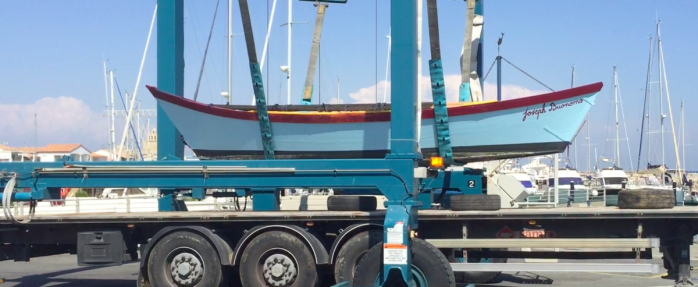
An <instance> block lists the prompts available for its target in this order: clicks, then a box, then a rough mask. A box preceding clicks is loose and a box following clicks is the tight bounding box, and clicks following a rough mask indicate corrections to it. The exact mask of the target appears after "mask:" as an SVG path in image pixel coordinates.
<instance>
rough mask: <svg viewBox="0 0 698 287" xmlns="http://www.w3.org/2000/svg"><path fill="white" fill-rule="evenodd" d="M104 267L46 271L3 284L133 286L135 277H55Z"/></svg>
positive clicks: (19, 286) (32, 286) (27, 286)
mask: <svg viewBox="0 0 698 287" xmlns="http://www.w3.org/2000/svg"><path fill="white" fill-rule="evenodd" d="M102 268H105V267H100V266H96V267H79V268H73V269H68V270H62V271H56V272H48V273H43V274H36V275H27V276H22V277H19V278H7V279H5V284H7V283H11V284H13V286H15V287H41V286H45V285H46V286H48V285H50V286H60V287H125V286H129V287H131V286H134V285H135V284H136V280H135V279H98V278H95V279H82V278H56V277H57V276H62V275H67V274H73V273H79V272H89V271H92V270H97V269H102Z"/></svg>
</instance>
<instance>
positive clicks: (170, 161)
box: [0, 0, 483, 286]
mask: <svg viewBox="0 0 698 287" xmlns="http://www.w3.org/2000/svg"><path fill="white" fill-rule="evenodd" d="M301 1H313V0H301ZM417 1H418V0H412V1H394V0H393V1H391V4H390V11H391V27H392V49H391V55H390V56H391V59H393V60H392V66H391V70H390V73H391V78H392V79H393V81H394V82H396V83H400V84H399V85H394V86H393V95H395V96H393V97H392V111H391V136H390V146H391V151H390V153H389V154H387V155H386V157H385V158H384V159H326V160H277V159H274V149H273V135H272V130H271V124H270V123H269V117H268V112H267V108H266V106H267V105H266V102H265V96H264V87H263V82H262V76H261V71H260V68H259V63H258V62H257V56H256V52H255V46H254V39H253V37H252V27H251V20H250V17H249V12H247V11H249V10H248V8H247V0H240V1H239V3H240V8H241V11H243V12H242V13H241V14H242V21H243V27H244V32H245V38H246V42H247V51H248V56H249V67H250V71H251V74H252V80H253V88H254V95H255V104H256V106H257V114H258V117H259V123H260V131H261V136H262V139H263V143H264V152H265V156H266V160H235V161H230V160H210V161H184V160H182V158H183V152H184V146H183V145H184V140H183V138H182V136H181V134H180V133H179V132H178V131H177V129H176V128H175V126H174V124H173V123H172V121H171V120H170V119H169V118H168V117H167V115H166V113H164V111H162V110H161V107H160V106H158V108H157V109H158V112H157V119H158V121H157V122H158V123H157V133H158V155H159V160H158V161H155V162H100V163H97V162H51V163H48V162H43V163H42V162H31V163H26V162H24V163H3V165H2V169H1V171H0V187H3V188H4V190H5V192H4V193H3V195H2V197H3V200H7V201H6V202H4V203H6V204H9V202H10V201H11V200H14V201H28V202H30V203H31V206H32V207H35V206H36V202H37V201H40V200H48V199H60V188H61V187H66V186H70V187H76V188H78V187H79V188H97V187H112V186H120V187H141V188H145V187H155V188H159V189H160V192H161V197H159V198H158V207H159V211H163V212H166V211H186V206H185V205H184V203H183V201H181V200H180V199H178V198H177V196H178V194H181V195H186V196H191V197H193V198H197V199H203V198H204V197H205V192H204V191H205V189H215V188H235V189H238V190H246V191H250V192H251V193H252V194H253V195H254V206H253V208H254V210H256V211H264V210H278V209H279V208H278V204H279V202H278V195H279V193H280V190H281V189H283V188H293V187H306V188H340V189H341V188H365V189H375V190H379V191H380V192H381V193H382V194H383V195H385V197H386V198H387V201H385V202H384V204H385V206H386V208H387V210H386V215H385V219H384V224H383V233H384V235H383V242H385V243H386V244H384V246H383V248H382V253H383V254H384V257H383V262H382V269H381V272H380V273H379V274H376V277H378V278H377V279H376V280H377V281H378V282H377V283H376V286H392V285H391V284H389V283H390V282H394V281H395V280H402V281H404V282H406V283H407V284H408V286H416V285H415V280H417V281H420V282H424V280H425V278H423V277H424V275H423V274H421V273H420V272H415V271H414V269H413V268H411V266H412V259H413V258H412V253H411V252H407V250H412V247H413V243H414V242H418V243H419V244H418V245H419V246H427V247H428V248H431V249H434V250H436V249H435V248H434V247H433V246H431V245H430V244H429V243H426V242H425V241H423V240H422V241H420V239H418V238H415V233H416V231H417V230H418V228H419V224H418V218H417V209H418V208H419V207H420V206H423V208H428V203H430V200H429V199H428V198H421V197H420V196H419V195H420V190H432V189H435V187H438V188H441V189H443V190H446V189H451V188H456V189H457V188H468V189H471V190H477V192H479V193H482V190H483V185H482V181H481V180H482V173H481V172H477V171H476V172H473V171H472V170H468V169H466V170H465V171H464V172H462V173H460V172H454V173H451V172H444V171H443V170H441V169H442V168H443V167H444V166H447V165H448V164H449V160H450V158H451V154H450V145H449V144H448V119H447V114H446V109H445V106H446V103H445V95H444V93H443V75H442V72H441V67H440V59H439V57H438V56H433V58H434V59H432V61H430V64H433V68H431V67H430V71H431V75H432V87H433V89H434V91H435V92H434V102H435V106H436V107H437V111H436V112H437V114H439V117H440V119H442V120H443V121H440V122H439V125H438V127H439V153H440V154H441V155H442V156H443V161H442V158H435V159H434V160H433V161H432V163H433V164H434V167H435V169H434V168H426V167H420V166H418V161H419V160H422V159H423V158H422V154H421V152H420V150H419V143H418V138H417V124H419V123H418V122H417V114H416V113H415V110H416V109H415V105H416V104H418V103H417V80H418V79H417V76H418V75H417V53H416V51H417V31H418V30H417V11H418V9H417V7H418V6H417V5H418V3H417ZM314 2H326V3H346V0H344V1H342V0H325V1H314ZM478 2H479V3H480V5H481V2H482V0H480V1H478ZM429 3H431V4H435V1H433V0H430V1H429ZM157 13H158V19H157V21H158V22H157V25H158V29H157V75H158V78H157V86H158V88H159V89H160V90H162V91H164V92H167V93H171V94H174V95H179V96H182V95H183V94H184V91H183V85H184V81H183V79H184V54H183V52H184V29H183V15H184V2H183V0H158V11H157ZM430 16H432V15H430ZM434 16H435V15H434ZM429 20H430V23H431V22H432V21H434V20H435V18H432V17H430V19H429ZM430 26H431V24H430ZM435 31H436V30H435ZM430 34H431V36H432V37H434V36H436V34H434V33H432V30H431V29H430ZM435 47H436V48H438V37H437V39H436V40H434V39H432V49H434V48H435ZM437 55H438V54H437ZM475 179H476V180H475ZM14 188H20V189H21V188H29V189H30V190H31V191H30V192H22V193H15V192H13V191H14ZM189 190H191V193H190V194H183V193H185V192H187V191H189ZM462 191H463V192H465V190H462ZM233 196H234V195H233ZM425 203H427V204H425ZM32 213H33V212H32ZM29 219H31V218H29ZM420 244H421V245H420ZM425 244H426V245H425ZM429 246H430V247H429ZM432 256H436V257H438V258H436V259H434V260H441V262H448V261H446V258H445V256H444V255H443V254H442V253H440V252H435V253H433V254H432ZM357 272H358V270H357ZM447 275H448V274H447ZM450 276H453V275H452V273H451V275H450Z"/></svg>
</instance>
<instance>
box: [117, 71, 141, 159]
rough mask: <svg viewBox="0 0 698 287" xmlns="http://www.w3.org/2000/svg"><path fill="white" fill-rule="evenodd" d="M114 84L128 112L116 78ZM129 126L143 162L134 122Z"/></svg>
mask: <svg viewBox="0 0 698 287" xmlns="http://www.w3.org/2000/svg"><path fill="white" fill-rule="evenodd" d="M114 84H116V90H117V91H118V92H119V98H120V99H121V104H122V105H123V106H124V110H125V111H128V109H126V102H125V101H124V97H123V96H122V95H121V88H119V81H117V80H116V77H114ZM112 120H113V119H112ZM138 124H140V123H138ZM129 126H130V127H131V134H133V137H134V138H135V139H136V148H137V149H138V154H139V155H140V156H141V160H143V152H142V151H141V146H140V144H139V143H138V140H137V139H138V137H137V136H136V130H135V129H133V122H131V123H129Z"/></svg>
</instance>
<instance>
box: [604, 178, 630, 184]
mask: <svg viewBox="0 0 698 287" xmlns="http://www.w3.org/2000/svg"><path fill="white" fill-rule="evenodd" d="M604 182H605V183H606V184H623V182H628V179H627V178H625V177H606V178H604Z"/></svg>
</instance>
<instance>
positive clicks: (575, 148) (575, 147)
mask: <svg viewBox="0 0 698 287" xmlns="http://www.w3.org/2000/svg"><path fill="white" fill-rule="evenodd" d="M570 86H571V87H572V88H574V65H573V66H572V83H571V85H570ZM588 116H589V114H588V113H587V117H588ZM587 124H589V123H587ZM572 144H573V145H574V168H575V169H577V137H576V136H575V137H574V140H573V142H572Z"/></svg>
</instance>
